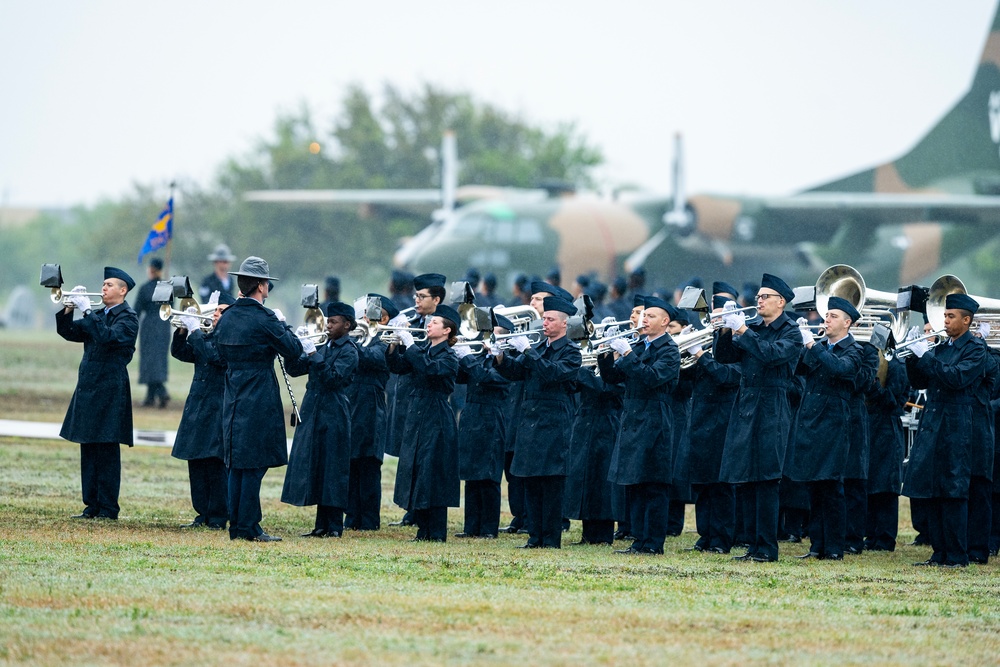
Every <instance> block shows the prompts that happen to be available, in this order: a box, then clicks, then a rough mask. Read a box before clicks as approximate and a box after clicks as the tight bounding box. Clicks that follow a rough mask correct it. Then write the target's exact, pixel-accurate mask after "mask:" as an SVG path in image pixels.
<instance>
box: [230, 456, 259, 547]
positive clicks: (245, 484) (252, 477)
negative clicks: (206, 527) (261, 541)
mask: <svg viewBox="0 0 1000 667" xmlns="http://www.w3.org/2000/svg"><path fill="white" fill-rule="evenodd" d="M265 474H267V468H230V469H229V538H230V539H233V540H235V539H237V538H244V539H246V538H251V537H257V536H258V535H262V534H263V533H264V529H263V528H261V527H260V520H261V519H262V518H263V515H262V514H261V509H260V483H261V481H262V480H263V479H264V475H265Z"/></svg>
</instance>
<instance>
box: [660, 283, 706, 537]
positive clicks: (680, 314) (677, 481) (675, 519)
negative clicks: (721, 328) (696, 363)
mask: <svg viewBox="0 0 1000 667" xmlns="http://www.w3.org/2000/svg"><path fill="white" fill-rule="evenodd" d="M697 280H698V285H697V287H699V288H700V287H701V279H697ZM686 286H687V285H685V286H684V287H686ZM681 289H682V290H683V287H682V288H681ZM671 307H673V306H672V305H671ZM689 313H691V311H689V310H678V309H677V308H674V310H673V312H672V313H671V317H670V323H669V324H667V333H668V334H670V335H671V336H679V335H680V334H682V333H688V332H691V331H694V326H693V325H692V324H691V321H690V320H688V319H687V317H689ZM692 391H694V378H693V376H692V375H691V374H690V373H684V372H682V373H681V374H680V376H679V377H678V379H677V386H676V387H674V390H673V391H672V392H671V393H670V398H671V400H673V405H671V412H672V413H673V415H674V442H673V452H674V477H673V480H672V481H671V482H670V504H669V507H668V508H667V536H668V537H677V536H678V535H680V534H681V533H682V532H684V514H685V512H686V510H687V506H688V505H693V504H694V502H695V500H694V491H693V490H692V489H691V482H690V481H689V479H688V470H687V465H686V464H684V463H682V461H681V459H680V457H679V456H678V454H679V453H680V447H681V440H683V439H684V434H685V433H687V429H688V414H689V413H690V411H691V392H692Z"/></svg>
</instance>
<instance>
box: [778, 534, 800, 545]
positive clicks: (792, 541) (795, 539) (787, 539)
mask: <svg viewBox="0 0 1000 667" xmlns="http://www.w3.org/2000/svg"><path fill="white" fill-rule="evenodd" d="M778 541H779V542H788V543H790V544H798V543H800V542H801V541H802V538H801V537H799V536H798V535H789V536H788V537H785V538H782V539H780V540H778Z"/></svg>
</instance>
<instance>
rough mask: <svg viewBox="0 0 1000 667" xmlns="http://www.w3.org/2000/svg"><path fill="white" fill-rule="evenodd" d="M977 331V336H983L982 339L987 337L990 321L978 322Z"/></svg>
mask: <svg viewBox="0 0 1000 667" xmlns="http://www.w3.org/2000/svg"><path fill="white" fill-rule="evenodd" d="M978 331H979V337H980V338H984V339H985V338H988V337H989V335H990V323H989V322H980V323H979V327H978Z"/></svg>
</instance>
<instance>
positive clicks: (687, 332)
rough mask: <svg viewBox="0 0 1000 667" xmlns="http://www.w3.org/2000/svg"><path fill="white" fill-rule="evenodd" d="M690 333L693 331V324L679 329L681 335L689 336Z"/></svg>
mask: <svg viewBox="0 0 1000 667" xmlns="http://www.w3.org/2000/svg"><path fill="white" fill-rule="evenodd" d="M692 331H694V325H693V324H689V325H687V326H686V327H684V328H683V329H681V335H684V334H689V333H691V332H692Z"/></svg>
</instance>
